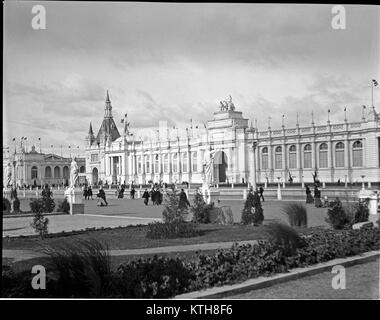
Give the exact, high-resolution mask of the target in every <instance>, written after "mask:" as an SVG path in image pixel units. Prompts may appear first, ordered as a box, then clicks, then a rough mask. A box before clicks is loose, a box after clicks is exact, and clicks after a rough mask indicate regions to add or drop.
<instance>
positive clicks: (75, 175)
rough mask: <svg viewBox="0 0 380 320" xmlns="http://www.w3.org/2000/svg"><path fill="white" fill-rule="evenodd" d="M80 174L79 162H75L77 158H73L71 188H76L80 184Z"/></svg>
mask: <svg viewBox="0 0 380 320" xmlns="http://www.w3.org/2000/svg"><path fill="white" fill-rule="evenodd" d="M78 173H79V167H78V164H77V162H76V161H75V157H73V158H72V161H71V164H70V188H75V185H76V183H77V182H78V178H79V176H78Z"/></svg>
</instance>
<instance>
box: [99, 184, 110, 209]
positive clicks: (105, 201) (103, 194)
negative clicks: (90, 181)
mask: <svg viewBox="0 0 380 320" xmlns="http://www.w3.org/2000/svg"><path fill="white" fill-rule="evenodd" d="M97 196H98V198H100V199H101V200H103V201H104V203H105V205H106V206H108V202H107V200H106V193H105V192H104V190H103V188H102V187H100V189H99V193H98V194H97ZM100 206H103V202H100Z"/></svg>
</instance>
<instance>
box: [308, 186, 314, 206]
mask: <svg viewBox="0 0 380 320" xmlns="http://www.w3.org/2000/svg"><path fill="white" fill-rule="evenodd" d="M313 202H314V199H313V196H312V195H311V191H310V188H309V186H306V203H313Z"/></svg>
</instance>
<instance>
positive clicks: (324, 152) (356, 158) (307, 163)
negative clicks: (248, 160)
mask: <svg viewBox="0 0 380 320" xmlns="http://www.w3.org/2000/svg"><path fill="white" fill-rule="evenodd" d="M282 149H283V148H282V147H281V146H277V147H276V148H275V149H274V169H283V161H282V158H283V157H282V152H283V150H282ZM328 149H329V148H328V145H327V143H321V144H320V145H319V150H318V151H319V152H318V167H319V168H327V167H328ZM344 150H345V145H344V143H343V142H338V143H337V144H336V145H335V156H334V160H335V167H336V168H342V167H344V166H345V156H344ZM302 160H303V165H302V167H303V168H304V169H311V168H312V147H311V145H310V144H306V145H305V146H304V147H303V159H302ZM288 164H289V165H288V167H289V169H296V168H297V147H296V146H295V145H291V146H290V147H289V152H288ZM352 166H353V167H362V166H363V144H362V142H361V141H355V142H354V143H353V144H352ZM261 168H262V169H264V170H265V169H268V168H269V155H268V147H264V148H262V149H261Z"/></svg>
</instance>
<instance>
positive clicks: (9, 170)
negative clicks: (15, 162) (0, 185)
mask: <svg viewBox="0 0 380 320" xmlns="http://www.w3.org/2000/svg"><path fill="white" fill-rule="evenodd" d="M5 176H6V177H7V183H6V187H10V186H11V185H12V166H11V163H10V162H8V165H7V167H6V171H5Z"/></svg>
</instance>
